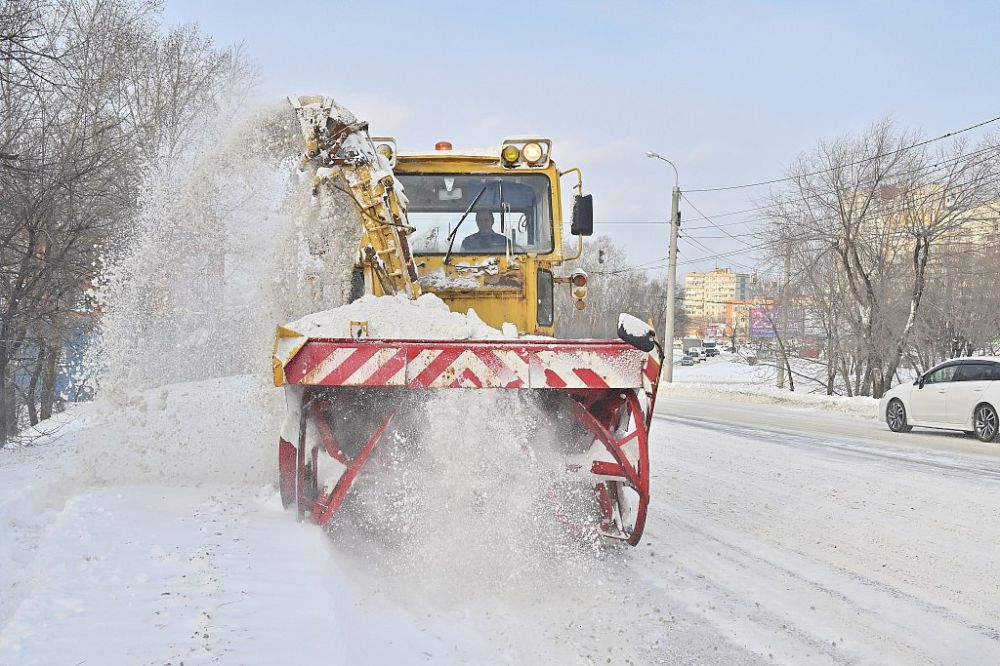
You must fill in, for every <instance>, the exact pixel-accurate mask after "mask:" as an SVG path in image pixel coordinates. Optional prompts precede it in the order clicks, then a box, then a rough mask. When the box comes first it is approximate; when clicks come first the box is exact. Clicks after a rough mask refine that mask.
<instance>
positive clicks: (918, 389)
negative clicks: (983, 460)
mask: <svg viewBox="0 0 1000 666" xmlns="http://www.w3.org/2000/svg"><path fill="white" fill-rule="evenodd" d="M879 409H880V413H882V414H884V415H885V421H886V423H887V424H888V425H889V429H890V430H892V431H893V432H909V431H910V430H912V429H913V426H921V427H926V428H947V429H949V430H962V431H964V432H966V433H967V434H970V435H973V434H974V435H975V436H976V437H978V438H979V440H980V441H983V442H995V441H998V440H1000V416H998V413H1000V357H995V356H983V357H975V358H958V359H954V360H951V361H946V362H944V363H941V364H940V365H937V366H935V367H933V368H931V369H930V370H928V371H927V372H925V373H924V374H923V375H921V376H920V377H919V378H918V379H917V380H916V381H915V382H913V383H912V384H900V385H899V386H896V387H893V388H892V389H890V390H889V391H887V392H886V394H885V396H883V398H882V402H881V403H880V406H879Z"/></svg>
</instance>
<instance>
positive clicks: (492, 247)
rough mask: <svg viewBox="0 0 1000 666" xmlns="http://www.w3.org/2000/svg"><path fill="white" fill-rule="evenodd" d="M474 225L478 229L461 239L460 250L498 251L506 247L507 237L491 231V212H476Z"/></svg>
mask: <svg viewBox="0 0 1000 666" xmlns="http://www.w3.org/2000/svg"><path fill="white" fill-rule="evenodd" d="M476 226H477V227H479V231H477V232H476V233H474V234H470V235H468V236H466V237H465V240H463V241H462V252H481V253H491V254H492V253H500V252H503V251H504V250H505V249H506V247H507V237H506V236H504V235H503V234H498V233H497V232H495V231H493V213H491V212H490V211H488V210H480V211H477V212H476Z"/></svg>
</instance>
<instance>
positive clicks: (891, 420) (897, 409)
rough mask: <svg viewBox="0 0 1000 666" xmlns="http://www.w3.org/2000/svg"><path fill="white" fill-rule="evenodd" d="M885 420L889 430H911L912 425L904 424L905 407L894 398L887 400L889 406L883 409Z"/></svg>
mask: <svg viewBox="0 0 1000 666" xmlns="http://www.w3.org/2000/svg"><path fill="white" fill-rule="evenodd" d="M885 422H886V423H887V424H888V425H889V430H891V431H893V432H910V431H911V430H913V426H909V425H906V408H905V407H903V403H902V402H901V401H900V400H898V399H896V398H893V399H892V400H890V401H889V407H888V408H887V409H886V410H885Z"/></svg>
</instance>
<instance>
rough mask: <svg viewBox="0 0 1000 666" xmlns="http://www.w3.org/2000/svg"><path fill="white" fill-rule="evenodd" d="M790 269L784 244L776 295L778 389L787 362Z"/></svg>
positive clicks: (783, 378) (781, 384) (781, 383)
mask: <svg viewBox="0 0 1000 666" xmlns="http://www.w3.org/2000/svg"><path fill="white" fill-rule="evenodd" d="M791 270H792V250H791V248H790V247H789V246H785V275H784V278H783V281H782V283H781V295H780V296H779V297H778V298H779V299H780V301H781V312H780V313H778V314H779V324H778V351H779V352H780V356H779V358H778V379H777V387H778V388H780V389H781V388H785V365H786V364H787V363H788V353H787V352H786V351H785V345H787V344H788V340H787V339H786V337H785V336H786V335H787V332H788V277H789V276H788V274H789V273H790V272H791ZM773 325H774V324H773V322H772V326H773ZM788 380H789V381H791V380H792V378H791V377H789V378H788Z"/></svg>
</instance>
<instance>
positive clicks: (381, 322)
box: [286, 294, 517, 340]
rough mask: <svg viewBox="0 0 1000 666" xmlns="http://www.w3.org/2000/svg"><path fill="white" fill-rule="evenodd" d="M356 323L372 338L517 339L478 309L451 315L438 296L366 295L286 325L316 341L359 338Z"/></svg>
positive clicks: (508, 326)
mask: <svg viewBox="0 0 1000 666" xmlns="http://www.w3.org/2000/svg"><path fill="white" fill-rule="evenodd" d="M352 322H365V323H366V324H367V331H368V333H367V336H368V337H371V338H397V339H404V340H411V339H430V340H433V339H440V340H463V339H473V338H480V339H482V338H493V339H496V338H503V337H516V334H517V330H516V329H513V331H512V330H511V329H512V327H511V326H510V325H506V326H505V327H504V328H503V329H502V330H501V329H495V328H493V327H491V326H489V325H487V324H486V323H485V322H483V320H482V319H480V318H479V315H477V314H476V312H475V310H472V309H469V311H468V312H467V313H466V314H464V315H463V314H461V313H459V312H451V311H450V310H449V309H448V305H447V304H446V303H445V302H444V301H442V300H441V299H440V298H439V297H437V296H435V295H434V294H423V295H421V296H420V297H419V298H417V299H416V300H410V299H408V298H406V297H405V296H372V295H368V296H362V297H361V298H359V299H358V300H356V301H354V302H352V303H348V304H347V305H342V306H340V307H338V308H333V309H331V310H324V311H323V312H316V313H312V314H308V315H306V316H305V317H302V318H301V319H298V320H296V321H293V322H291V323H289V324H287V325H286V327H287V328H289V329H291V330H293V331H295V332H297V333H301V334H302V335H304V336H308V337H312V338H349V337H356V335H355V333H356V331H352V328H351V324H352Z"/></svg>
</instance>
